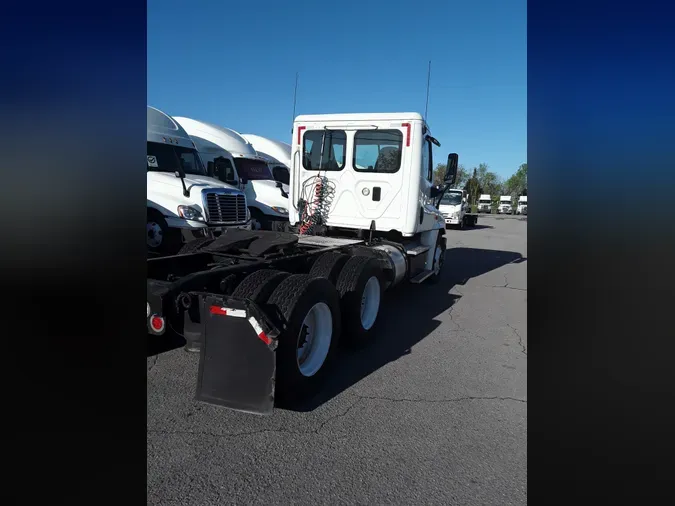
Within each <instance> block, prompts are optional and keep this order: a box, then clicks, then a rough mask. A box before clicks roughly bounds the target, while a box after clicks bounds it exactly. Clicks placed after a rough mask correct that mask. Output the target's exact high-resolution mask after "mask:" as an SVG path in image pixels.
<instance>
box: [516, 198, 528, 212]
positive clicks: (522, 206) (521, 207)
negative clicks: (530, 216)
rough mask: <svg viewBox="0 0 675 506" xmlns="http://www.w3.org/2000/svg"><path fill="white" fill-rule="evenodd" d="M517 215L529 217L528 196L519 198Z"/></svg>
mask: <svg viewBox="0 0 675 506" xmlns="http://www.w3.org/2000/svg"><path fill="white" fill-rule="evenodd" d="M516 214H524V215H527V195H521V196H520V197H518V207H517V208H516Z"/></svg>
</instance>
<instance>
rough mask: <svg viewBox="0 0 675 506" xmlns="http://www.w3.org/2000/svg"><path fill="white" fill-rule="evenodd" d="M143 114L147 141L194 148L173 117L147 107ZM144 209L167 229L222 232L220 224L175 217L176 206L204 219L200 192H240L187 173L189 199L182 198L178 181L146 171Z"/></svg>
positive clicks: (165, 174) (171, 175)
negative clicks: (160, 219)
mask: <svg viewBox="0 0 675 506" xmlns="http://www.w3.org/2000/svg"><path fill="white" fill-rule="evenodd" d="M147 109H148V113H147V119H148V124H147V141H148V142H154V143H158V144H173V145H177V146H181V147H184V148H190V149H195V145H194V143H193V142H192V140H191V139H190V137H189V135H188V134H187V132H185V130H184V129H183V128H182V127H181V125H179V124H178V123H177V122H176V121H174V119H173V118H171V117H170V116H168V115H167V114H165V113H163V112H162V111H159V110H158V109H155V108H154V107H150V106H148V108H147ZM146 183H147V207H148V208H149V209H156V210H157V211H159V212H161V213H162V215H163V216H164V218H165V220H166V222H167V224H168V226H169V227H171V228H179V229H183V230H194V229H200V228H218V229H222V228H223V227H224V225H217V226H214V225H213V224H208V223H206V222H205V221H194V220H186V219H183V218H181V217H180V216H179V215H178V206H191V207H194V208H196V209H197V210H198V211H199V212H200V213H201V214H202V216H206V212H205V209H204V198H203V192H204V191H207V190H213V189H221V190H223V189H224V190H227V191H232V192H234V193H241V192H239V190H237V189H236V188H234V187H232V186H229V185H227V184H225V183H223V182H221V181H219V180H217V179H214V178H211V177H208V176H201V175H194V174H187V175H186V177H185V186H186V188H187V189H188V190H189V192H190V196H189V197H185V196H184V195H183V186H182V184H181V180H180V178H178V177H176V175H175V174H173V173H169V172H150V171H148V172H147V179H146ZM235 226H236V227H237V228H241V227H243V228H250V222H242V223H238V224H236V225H235Z"/></svg>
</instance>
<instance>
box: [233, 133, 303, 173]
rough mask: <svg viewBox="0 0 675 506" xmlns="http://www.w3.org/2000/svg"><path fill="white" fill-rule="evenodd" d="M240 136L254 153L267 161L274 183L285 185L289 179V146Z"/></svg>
mask: <svg viewBox="0 0 675 506" xmlns="http://www.w3.org/2000/svg"><path fill="white" fill-rule="evenodd" d="M241 136H242V137H243V138H244V139H246V140H247V141H248V142H250V143H251V145H252V146H253V149H255V151H256V153H258V154H259V155H260V156H262V157H264V158H266V159H267V162H268V164H269V166H270V170H271V171H272V176H273V177H274V179H275V181H281V182H282V183H284V184H286V185H287V184H288V183H289V179H290V178H289V171H290V169H291V145H290V144H286V143H285V142H281V141H275V140H272V139H268V138H266V137H261V136H260V135H253V134H241Z"/></svg>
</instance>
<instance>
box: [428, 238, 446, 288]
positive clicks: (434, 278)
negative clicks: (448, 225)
mask: <svg viewBox="0 0 675 506" xmlns="http://www.w3.org/2000/svg"><path fill="white" fill-rule="evenodd" d="M444 239H445V237H444V236H442V235H440V234H439V236H438V239H437V240H436V248H435V250H434V266H433V269H436V268H437V265H438V272H435V273H434V274H432V275H431V276H429V278H428V279H429V283H431V284H436V283H438V281H439V280H440V279H441V275H442V274H443V264H444V263H445V240H444Z"/></svg>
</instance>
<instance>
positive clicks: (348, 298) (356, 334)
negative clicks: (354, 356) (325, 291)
mask: <svg viewBox="0 0 675 506" xmlns="http://www.w3.org/2000/svg"><path fill="white" fill-rule="evenodd" d="M336 288H337V291H338V293H339V294H340V309H341V311H342V321H343V325H344V331H345V332H344V335H345V340H346V341H347V343H349V344H352V345H361V344H364V343H365V342H367V339H368V337H369V336H370V335H372V330H373V327H374V326H375V324H376V323H377V316H378V313H379V310H380V302H381V300H382V268H381V267H380V264H379V263H378V261H377V259H375V258H373V257H367V256H360V255H359V256H354V257H351V258H349V260H347V262H346V263H345V265H344V267H343V268H342V270H341V271H340V275H339V276H338V280H337V283H336Z"/></svg>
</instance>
